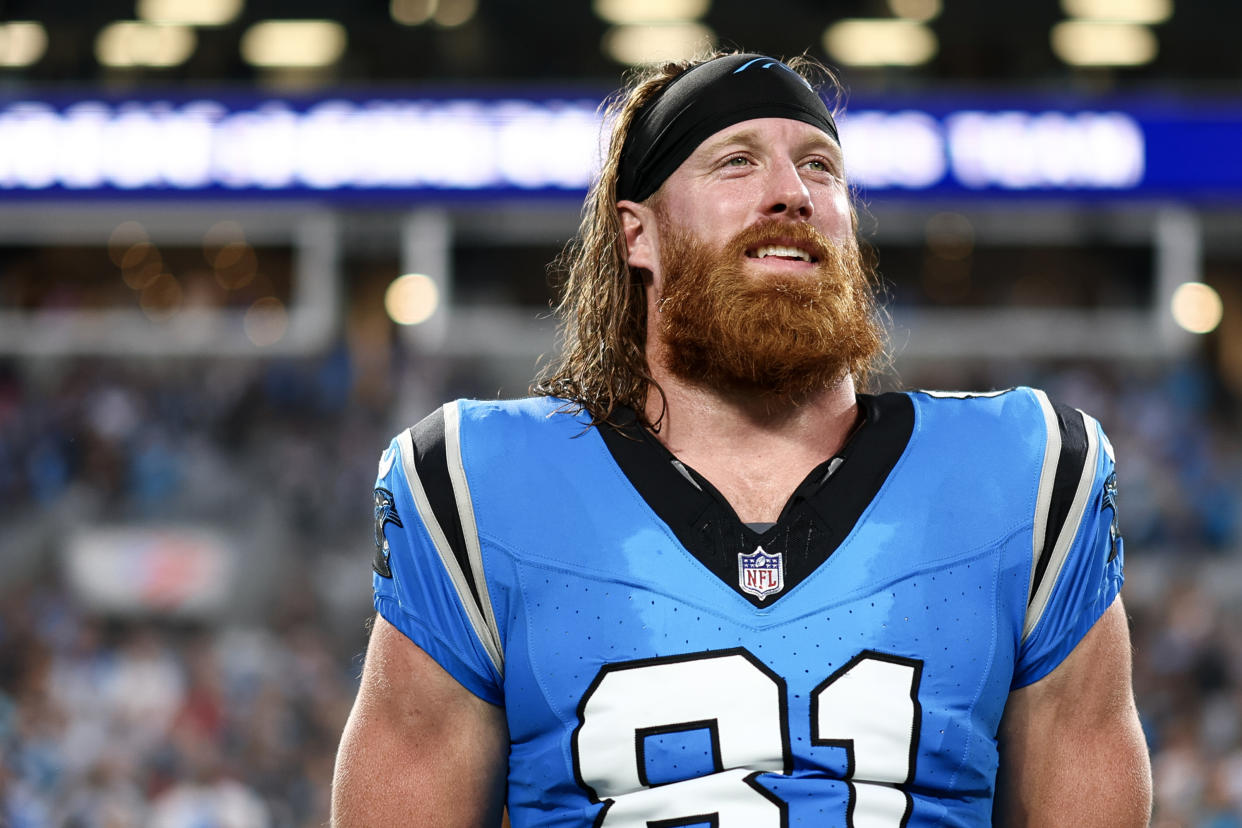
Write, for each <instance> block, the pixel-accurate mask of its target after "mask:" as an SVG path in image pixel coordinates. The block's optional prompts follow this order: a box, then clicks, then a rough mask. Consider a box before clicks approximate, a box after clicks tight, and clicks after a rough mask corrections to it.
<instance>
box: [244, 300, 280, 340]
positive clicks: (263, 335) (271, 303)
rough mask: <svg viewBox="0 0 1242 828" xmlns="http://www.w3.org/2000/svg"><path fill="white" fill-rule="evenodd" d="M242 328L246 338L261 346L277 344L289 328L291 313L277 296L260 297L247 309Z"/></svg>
mask: <svg viewBox="0 0 1242 828" xmlns="http://www.w3.org/2000/svg"><path fill="white" fill-rule="evenodd" d="M242 329H243V330H244V331H245V332H246V338H247V339H249V340H250V341H251V342H253V343H254V344H255V345H258V346H259V347H260V348H265V347H267V346H269V345H275V344H276V343H277V342H279V341H280V340H281V338H282V337H283V336H284V335H285V331H287V330H288V329H289V314H288V312H287V311H286V310H285V305H284V303H283V302H281V301H280V300H279V299H277V298H276V297H275V296H265V297H263V298H262V299H259V300H258V301H256V302H255V303H254V304H253V305H251V306H250V309H249V310H247V311H246V316H245V317H244V318H243V319H242Z"/></svg>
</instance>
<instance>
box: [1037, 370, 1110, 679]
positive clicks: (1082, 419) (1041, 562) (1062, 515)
mask: <svg viewBox="0 0 1242 828" xmlns="http://www.w3.org/2000/svg"><path fill="white" fill-rule="evenodd" d="M1036 393H1037V395H1038V396H1039V397H1040V403H1041V407H1042V409H1043V412H1044V416H1045V422H1046V425H1047V428H1048V446H1047V449H1046V453H1045V458H1044V465H1043V469H1042V473H1041V479H1040V488H1039V494H1038V498H1037V506H1036V516H1035V530H1034V542H1033V550H1032V552H1033V555H1032V569H1031V584H1030V591H1029V593H1028V602H1027V610H1026V616H1025V620H1024V624H1023V630H1022V643H1021V646H1020V650H1019V654H1018V663H1017V667H1016V669H1015V671H1014V680H1013V688H1014V689H1016V688H1018V687H1024V686H1026V685H1028V684H1031V683H1033V682H1036V681H1038V680H1039V679H1041V678H1043V677H1044V676H1046V675H1048V674H1049V673H1051V672H1052V671H1053V670H1054V669H1055V668H1056V667H1057V665H1059V664H1060V663H1061V662H1062V661H1063V660H1064V659H1065V658H1066V656H1068V655H1069V654H1070V652H1071V651H1072V650H1073V649H1074V647H1076V646H1077V645H1078V642H1079V641H1081V640H1082V638H1083V636H1085V635H1086V634H1087V631H1088V630H1090V629H1091V627H1092V626H1093V625H1094V624H1095V622H1096V621H1097V620H1099V618H1100V616H1101V615H1103V614H1104V611H1105V610H1107V609H1108V607H1109V606H1110V605H1111V604H1112V603H1113V600H1114V599H1115V598H1116V597H1117V595H1118V594H1119V593H1120V591H1121V584H1122V581H1123V579H1124V576H1123V564H1124V554H1123V551H1124V550H1123V543H1122V539H1121V535H1120V532H1119V531H1118V526H1117V474H1116V470H1115V465H1116V463H1115V458H1114V456H1113V449H1112V446H1111V444H1110V443H1109V442H1108V437H1107V436H1105V434H1104V431H1103V429H1102V428H1100V425H1099V423H1097V422H1096V421H1095V420H1094V419H1093V418H1091V417H1090V416H1088V415H1086V414H1084V413H1082V412H1081V411H1078V410H1076V409H1073V408H1067V407H1064V406H1059V405H1052V404H1051V403H1049V402H1048V400H1047V397H1045V396H1043V394H1042V392H1036Z"/></svg>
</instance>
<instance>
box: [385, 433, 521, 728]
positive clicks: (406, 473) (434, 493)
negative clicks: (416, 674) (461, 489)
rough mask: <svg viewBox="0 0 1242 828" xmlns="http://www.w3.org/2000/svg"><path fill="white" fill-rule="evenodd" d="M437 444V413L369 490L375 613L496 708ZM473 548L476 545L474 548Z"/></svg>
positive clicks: (496, 681)
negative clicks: (372, 511) (372, 510)
mask: <svg viewBox="0 0 1242 828" xmlns="http://www.w3.org/2000/svg"><path fill="white" fill-rule="evenodd" d="M449 462H450V461H449V452H448V451H447V449H446V446H445V440H444V410H443V409H441V410H440V411H438V412H437V413H436V414H433V415H432V416H431V417H429V418H427V420H424V421H423V422H422V423H420V424H419V425H417V426H414V427H413V428H410V429H407V430H406V431H404V432H402V433H401V434H399V435H398V436H397V437H396V438H394V439H393V441H392V442H391V443H390V444H389V446H388V449H387V451H385V452H384V454H383V455H382V457H381V458H380V464H379V475H378V478H377V480H376V484H375V492H374V504H375V559H374V563H373V569H374V574H373V576H372V585H373V589H374V601H375V609H376V612H378V613H379V614H380V615H382V616H383V617H384V618H385V619H386V620H387V621H388V622H389V623H391V624H392V625H393V626H394V627H396V628H397V629H398V630H400V631H401V632H402V633H404V634H405V635H406V637H408V638H409V639H410V640H411V641H413V642H414V643H415V644H417V645H418V646H419V647H420V648H422V649H423V650H424V651H425V652H426V653H427V654H428V655H430V656H431V657H432V658H433V659H435V661H436V662H437V663H438V664H439V665H440V666H441V667H443V668H444V669H445V670H446V671H447V672H448V673H449V674H450V675H452V676H453V677H454V678H455V679H457V681H458V682H459V683H460V684H461V685H462V686H463V687H465V688H466V689H468V690H469V691H470V692H472V693H474V694H475V695H476V696H478V697H479V698H481V699H483V700H484V701H488V702H491V703H492V704H503V693H502V677H501V662H500V658H499V646H498V642H497V640H496V636H495V634H494V630H493V629H492V628H490V627H489V625H488V623H487V621H486V620H485V617H484V613H483V612H482V608H481V606H480V603H479V597H478V584H477V581H476V577H475V576H476V572H477V570H478V566H477V564H478V561H477V559H476V560H472V556H471V555H470V554H469V547H468V545H467V544H466V542H465V539H464V533H463V527H462V526H461V523H460V519H459V517H458V516H459V511H458V508H457V495H458V492H457V491H455V488H456V487H455V482H454V481H453V479H452V478H451V476H450V473H449V469H448V463H449ZM475 548H476V549H477V542H476V544H475Z"/></svg>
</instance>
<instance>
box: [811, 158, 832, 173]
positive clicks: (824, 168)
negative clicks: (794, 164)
mask: <svg viewBox="0 0 1242 828" xmlns="http://www.w3.org/2000/svg"><path fill="white" fill-rule="evenodd" d="M806 166H808V167H810V168H811V169H812V170H814V171H815V172H822V173H832V172H833V167H832V164H831V163H830V162H829V161H828V159H826V158H812V159H810V160H808V161H807V162H806Z"/></svg>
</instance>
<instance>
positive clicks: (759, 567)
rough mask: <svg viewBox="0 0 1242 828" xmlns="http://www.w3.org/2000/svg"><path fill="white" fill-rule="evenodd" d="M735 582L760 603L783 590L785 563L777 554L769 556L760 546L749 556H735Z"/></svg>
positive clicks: (741, 554) (739, 554)
mask: <svg viewBox="0 0 1242 828" xmlns="http://www.w3.org/2000/svg"><path fill="white" fill-rule="evenodd" d="M737 582H738V586H740V587H741V588H742V591H743V592H749V593H750V594H751V595H754V596H756V597H757V598H758V599H759V600H760V601H762V600H763V599H765V598H767V597H768V596H769V595H772V594H773V593H776V592H780V591H781V590H782V589H784V588H785V561H784V559H783V558H782V557H781V555H780V553H779V552H778V553H777V554H775V555H769V554H768V553H767V552H764V551H763V547H762V546H758V547H756V548H755V551H754V552H751V553H750V554H749V555H747V554H745V553H742V552H739V553H738V555H737Z"/></svg>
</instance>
